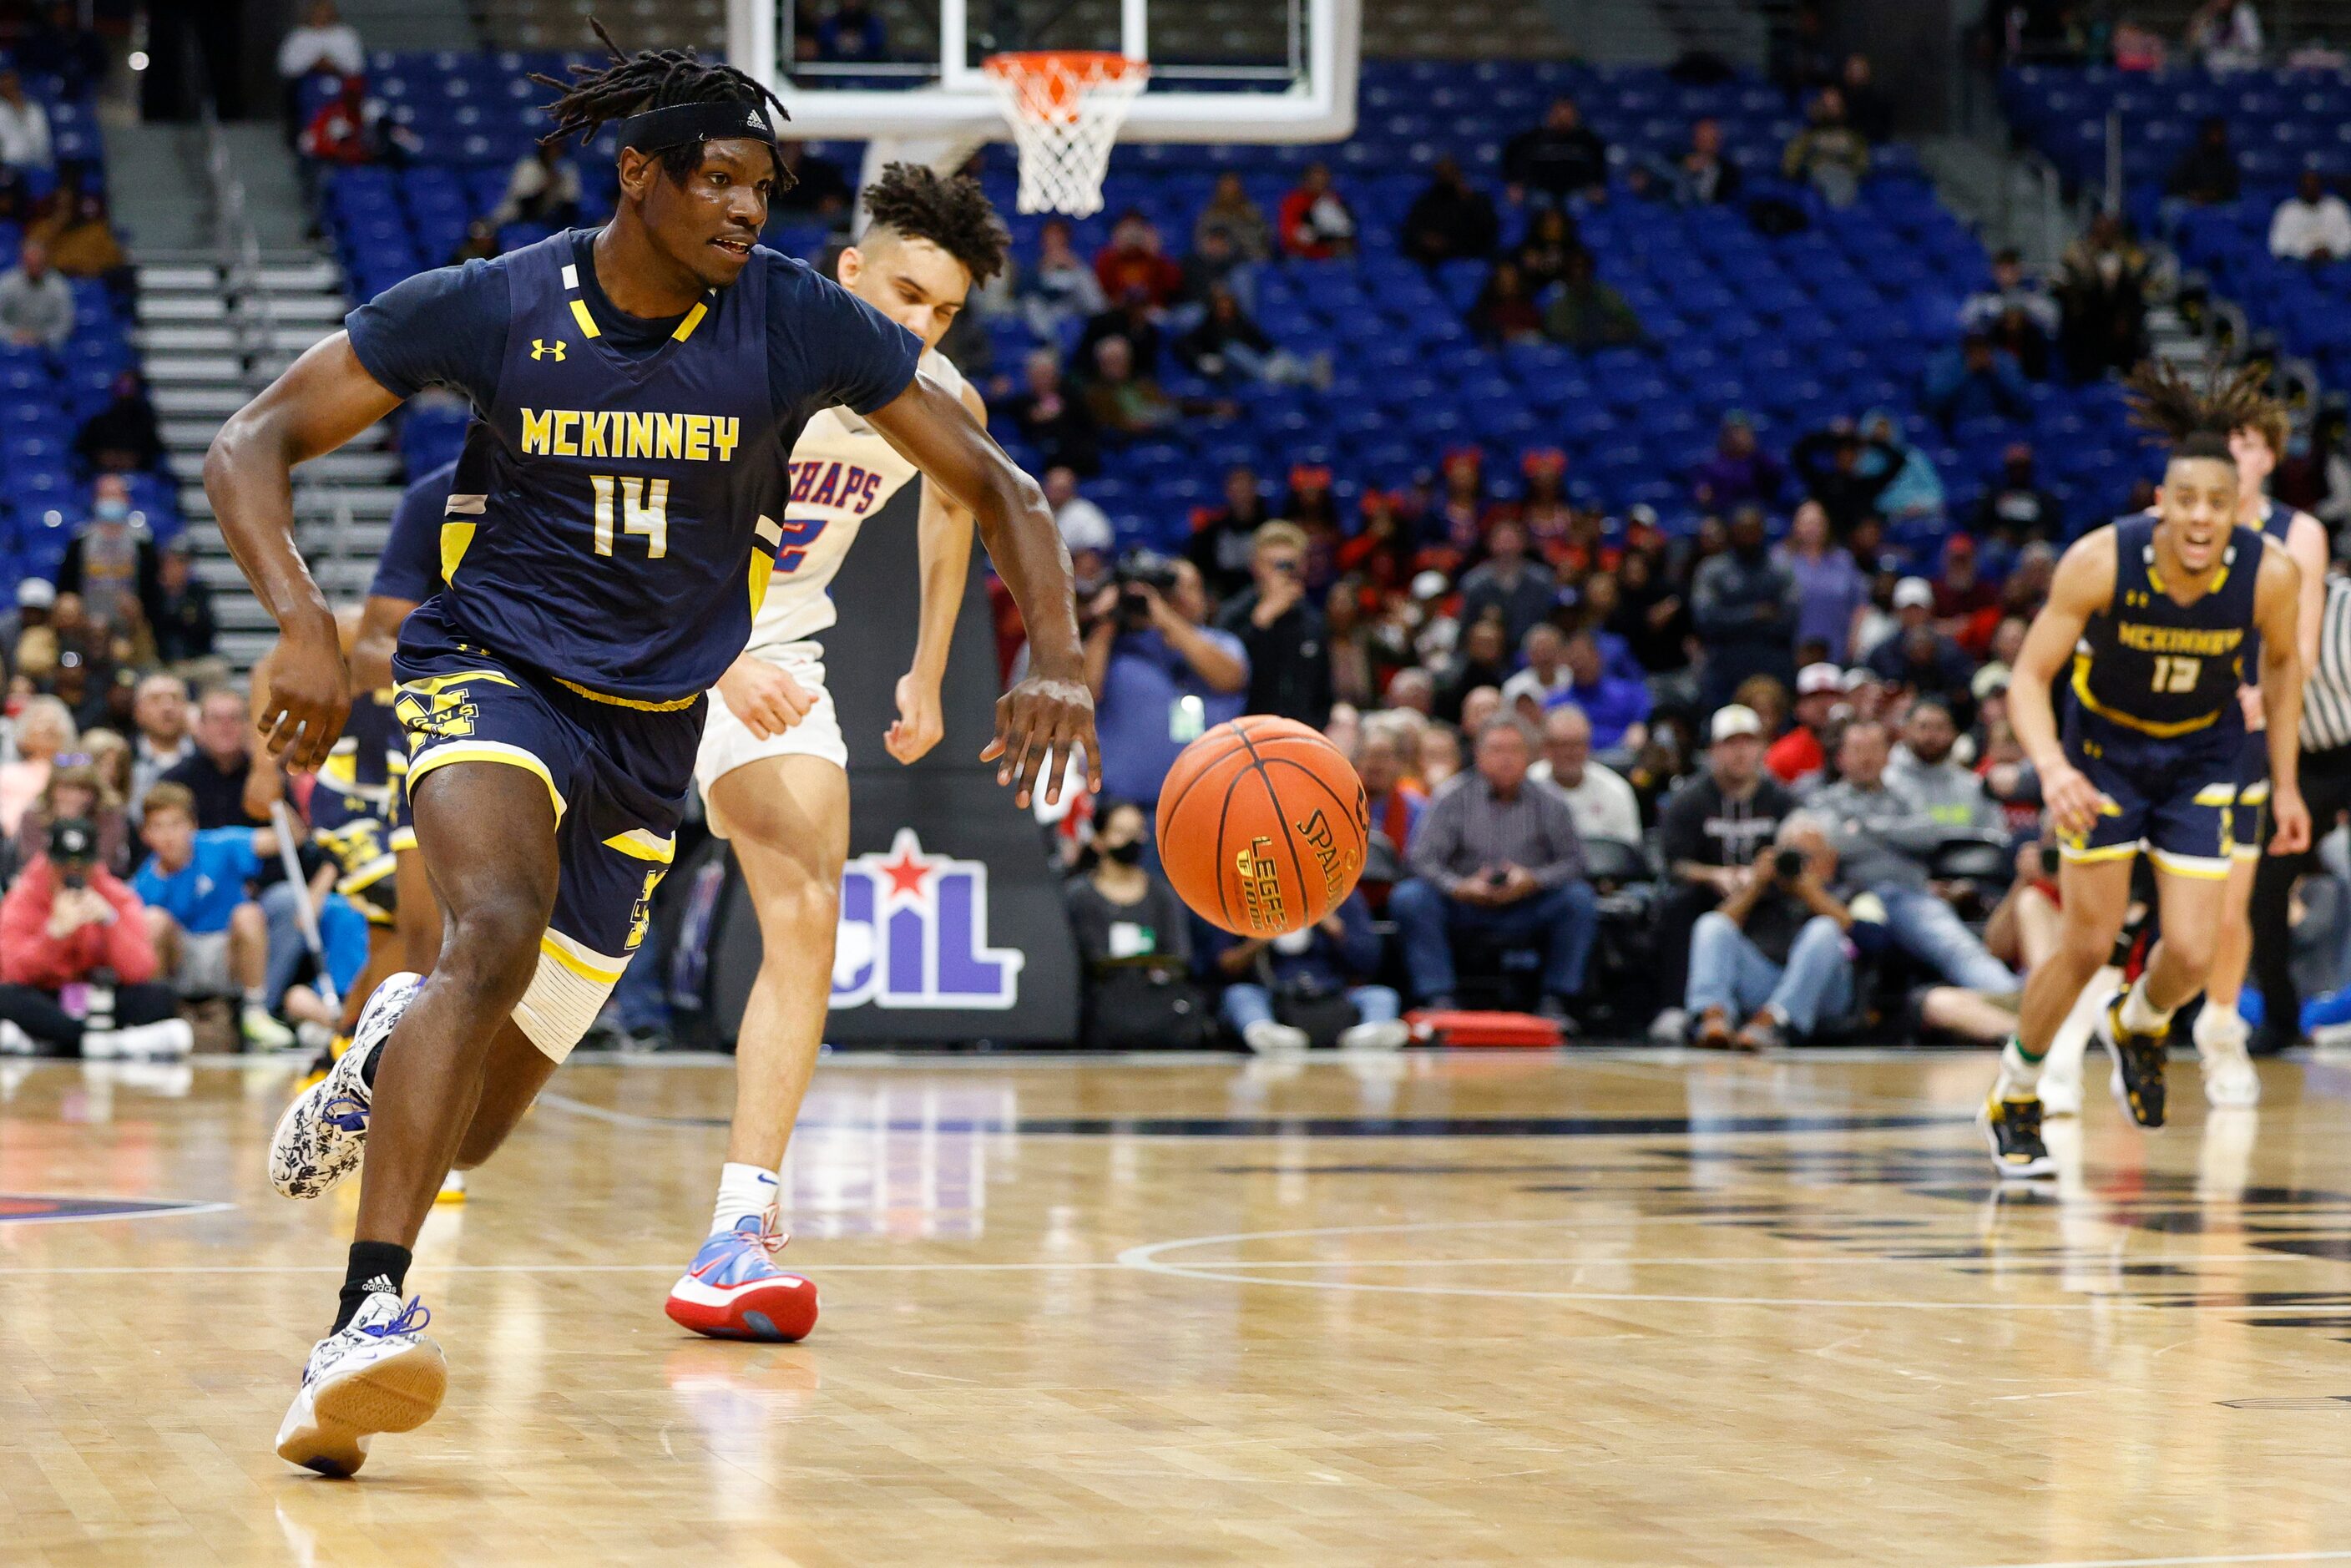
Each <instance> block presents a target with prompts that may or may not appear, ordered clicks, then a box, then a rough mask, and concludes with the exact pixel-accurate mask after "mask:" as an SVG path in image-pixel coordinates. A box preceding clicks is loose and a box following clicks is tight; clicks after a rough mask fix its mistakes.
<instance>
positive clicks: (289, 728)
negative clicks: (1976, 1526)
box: [258, 612, 351, 773]
mask: <svg viewBox="0 0 2351 1568" xmlns="http://www.w3.org/2000/svg"><path fill="white" fill-rule="evenodd" d="M350 711H351V677H350V670H349V669H348V668H347V667H346V666H345V665H344V664H343V647H342V643H341V642H340V640H338V639H337V637H336V635H335V622H334V618H333V617H332V616H329V615H327V614H325V613H324V612H320V615H319V620H318V622H317V623H316V624H315V625H301V626H292V627H288V628H287V629H286V635H285V637H284V639H283V640H282V641H280V642H279V643H278V644H277V658H276V659H275V660H273V661H271V664H270V668H269V695H267V696H266V697H264V698H263V699H262V703H261V708H260V713H261V719H260V723H259V726H258V728H259V731H260V734H261V737H262V738H263V740H264V741H265V742H266V744H267V746H268V748H269V755H270V756H272V757H275V758H277V759H278V761H279V763H280V764H281V765H282V766H284V767H286V768H291V769H292V770H293V771H295V772H297V773H309V772H315V771H316V770H317V769H318V768H320V767H322V766H324V765H325V763H326V760H327V754H328V753H329V751H332V750H333V749H334V747H335V740H336V738H337V737H339V736H340V735H341V734H342V733H343V720H344V719H346V718H348V717H350Z"/></svg>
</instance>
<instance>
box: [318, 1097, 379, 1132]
mask: <svg viewBox="0 0 2351 1568" xmlns="http://www.w3.org/2000/svg"><path fill="white" fill-rule="evenodd" d="M338 1105H348V1106H350V1110H348V1111H338V1110H336V1109H335V1107H336V1106H338ZM319 1115H320V1116H321V1117H322V1118H323V1119H324V1120H325V1121H326V1122H327V1123H328V1124H329V1125H332V1126H336V1127H340V1128H341V1129H342V1130H343V1131H344V1132H346V1133H358V1132H364V1131H365V1130H366V1128H367V1123H368V1108H367V1103H366V1102H365V1101H362V1100H355V1099H353V1098H352V1097H351V1096H350V1095H349V1094H338V1095H336V1096H335V1097H334V1098H333V1099H331V1100H329V1101H328V1102H327V1103H326V1104H325V1105H324V1106H322V1107H320V1109H319Z"/></svg>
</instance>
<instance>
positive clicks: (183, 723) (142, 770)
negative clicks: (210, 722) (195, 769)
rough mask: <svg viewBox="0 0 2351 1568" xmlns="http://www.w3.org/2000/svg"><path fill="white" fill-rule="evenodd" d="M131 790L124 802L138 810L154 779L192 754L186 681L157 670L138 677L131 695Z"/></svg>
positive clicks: (133, 810) (194, 744)
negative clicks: (138, 680)
mask: <svg viewBox="0 0 2351 1568" xmlns="http://www.w3.org/2000/svg"><path fill="white" fill-rule="evenodd" d="M131 723H132V725H133V727H134V730H135V733H134V734H133V736H132V737H131V793H130V799H129V800H127V801H126V802H125V804H126V805H127V806H128V807H129V809H130V810H131V815H132V816H134V817H135V816H137V815H138V814H139V810H140V806H141V802H143V801H144V800H146V799H147V791H148V790H150V789H153V788H154V787H155V783H156V781H157V780H158V779H162V777H163V775H164V774H166V773H168V772H170V771H171V770H172V768H177V767H178V766H179V765H180V764H181V763H183V762H184V761H186V760H187V759H188V758H191V757H193V756H194V755H195V750H196V743H195V741H194V740H193V738H192V737H190V736H189V734H188V684H187V683H186V682H185V681H183V680H182V679H180V677H179V676H177V675H174V674H169V673H167V672H165V671H162V670H158V671H156V672H155V673H154V674H151V675H148V676H147V677H145V678H144V679H142V680H141V682H140V683H139V685H138V688H137V691H136V692H135V693H134V695H132V698H131Z"/></svg>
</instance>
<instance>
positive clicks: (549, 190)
mask: <svg viewBox="0 0 2351 1568" xmlns="http://www.w3.org/2000/svg"><path fill="white" fill-rule="evenodd" d="M785 145H786V146H795V147H796V146H798V145H799V143H798V142H787V143H785ZM579 221H580V169H579V166H578V165H577V164H575V163H573V162H571V160H570V159H569V158H566V157H565V156H563V151H562V147H561V145H560V144H559V143H554V142H546V141H542V142H539V143H538V144H536V145H535V146H533V147H532V148H531V150H530V151H529V152H527V153H525V154H523V156H521V157H519V158H517V159H516V160H515V162H514V167H513V168H512V169H510V170H508V171H507V190H506V194H505V195H503V196H501V197H499V198H498V204H497V205H496V207H493V208H492V209H491V210H490V222H491V223H492V224H493V225H496V226H497V227H499V228H504V227H506V225H508V224H546V225H549V227H551V228H568V227H569V226H570V225H573V224H576V223H578V222H579Z"/></svg>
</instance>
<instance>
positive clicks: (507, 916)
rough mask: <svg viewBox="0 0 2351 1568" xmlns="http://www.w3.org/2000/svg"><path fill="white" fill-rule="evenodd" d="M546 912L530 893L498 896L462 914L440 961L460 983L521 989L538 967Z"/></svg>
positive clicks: (515, 993)
mask: <svg viewBox="0 0 2351 1568" xmlns="http://www.w3.org/2000/svg"><path fill="white" fill-rule="evenodd" d="M546 930H547V912H546V911H545V910H543V909H541V908H539V907H538V904H537V902H536V901H534V900H531V899H528V898H493V899H488V900H486V901H484V902H483V903H480V904H475V905H474V906H473V907H472V908H470V909H467V910H465V912H463V913H462V914H460V915H457V916H456V917H455V921H454V922H453V925H452V929H451V931H450V932H449V934H448V936H449V940H448V941H447V943H446V944H445V945H444V949H443V952H442V955H441V964H440V967H442V968H444V969H447V970H450V971H452V972H453V973H455V974H456V975H457V976H458V977H459V979H460V982H461V983H466V984H472V985H475V986H478V987H480V988H483V989H486V990H491V991H499V992H504V993H507V994H508V995H512V996H519V995H521V994H522V990H523V988H524V987H526V986H528V985H529V984H530V977H531V976H532V974H534V973H535V972H536V971H537V970H538V939H539V937H540V936H541V935H542V934H543V933H544V932H545V931H546Z"/></svg>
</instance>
